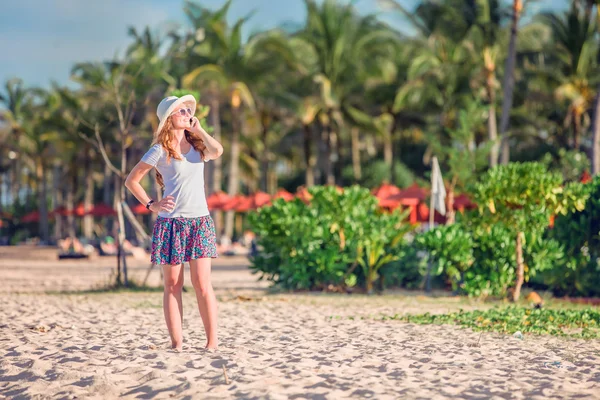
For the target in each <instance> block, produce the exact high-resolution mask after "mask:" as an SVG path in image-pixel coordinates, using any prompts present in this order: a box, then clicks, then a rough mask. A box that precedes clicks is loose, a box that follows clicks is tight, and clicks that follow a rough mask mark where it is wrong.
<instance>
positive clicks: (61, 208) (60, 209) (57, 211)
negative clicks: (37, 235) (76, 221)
mask: <svg viewBox="0 0 600 400" xmlns="http://www.w3.org/2000/svg"><path fill="white" fill-rule="evenodd" d="M51 214H52V215H61V216H63V217H66V216H67V215H71V211H69V210H67V208H66V207H65V206H58V207H56V208H55V209H54V210H52V212H51Z"/></svg>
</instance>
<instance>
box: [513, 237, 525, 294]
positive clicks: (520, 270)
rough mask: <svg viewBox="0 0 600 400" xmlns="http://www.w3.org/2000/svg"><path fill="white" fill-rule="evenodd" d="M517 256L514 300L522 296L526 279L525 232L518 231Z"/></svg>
mask: <svg viewBox="0 0 600 400" xmlns="http://www.w3.org/2000/svg"><path fill="white" fill-rule="evenodd" d="M516 256H517V281H516V283H515V290H514V291H513V301H518V300H519V297H520V296H521V287H522V286H523V282H524V280H525V265H524V262H523V232H518V233H517V245H516Z"/></svg>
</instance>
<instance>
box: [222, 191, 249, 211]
mask: <svg viewBox="0 0 600 400" xmlns="http://www.w3.org/2000/svg"><path fill="white" fill-rule="evenodd" d="M245 199H246V196H244V195H243V194H236V195H235V196H233V197H232V198H230V199H229V200H228V201H227V202H225V203H224V204H223V205H222V206H221V209H222V210H223V211H233V210H235V211H238V210H237V207H238V206H239V205H240V204H241V203H242V202H244V200H245Z"/></svg>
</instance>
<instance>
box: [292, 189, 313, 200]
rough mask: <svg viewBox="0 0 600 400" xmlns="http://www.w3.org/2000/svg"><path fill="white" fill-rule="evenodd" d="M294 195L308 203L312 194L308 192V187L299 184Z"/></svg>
mask: <svg viewBox="0 0 600 400" xmlns="http://www.w3.org/2000/svg"><path fill="white" fill-rule="evenodd" d="M296 197H297V198H299V199H300V200H302V201H303V202H305V203H308V202H309V201H310V199H312V195H311V194H310V193H308V189H307V188H306V187H304V186H300V187H299V188H298V190H296Z"/></svg>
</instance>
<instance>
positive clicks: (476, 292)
mask: <svg viewBox="0 0 600 400" xmlns="http://www.w3.org/2000/svg"><path fill="white" fill-rule="evenodd" d="M470 228H474V229H473V239H474V248H473V257H474V258H475V262H474V264H473V266H472V267H471V268H469V270H468V271H467V272H466V273H465V276H464V283H463V290H464V291H465V293H467V294H468V295H469V296H473V297H484V298H485V297H488V296H501V297H502V296H505V295H506V291H507V289H508V288H509V287H510V286H511V284H512V283H513V282H514V280H515V265H516V264H515V262H516V260H515V240H514V236H513V235H512V234H511V232H510V231H509V230H508V229H507V228H505V227H504V226H503V225H493V226H491V227H490V228H489V230H488V229H483V228H481V227H473V226H471V227H470Z"/></svg>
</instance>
